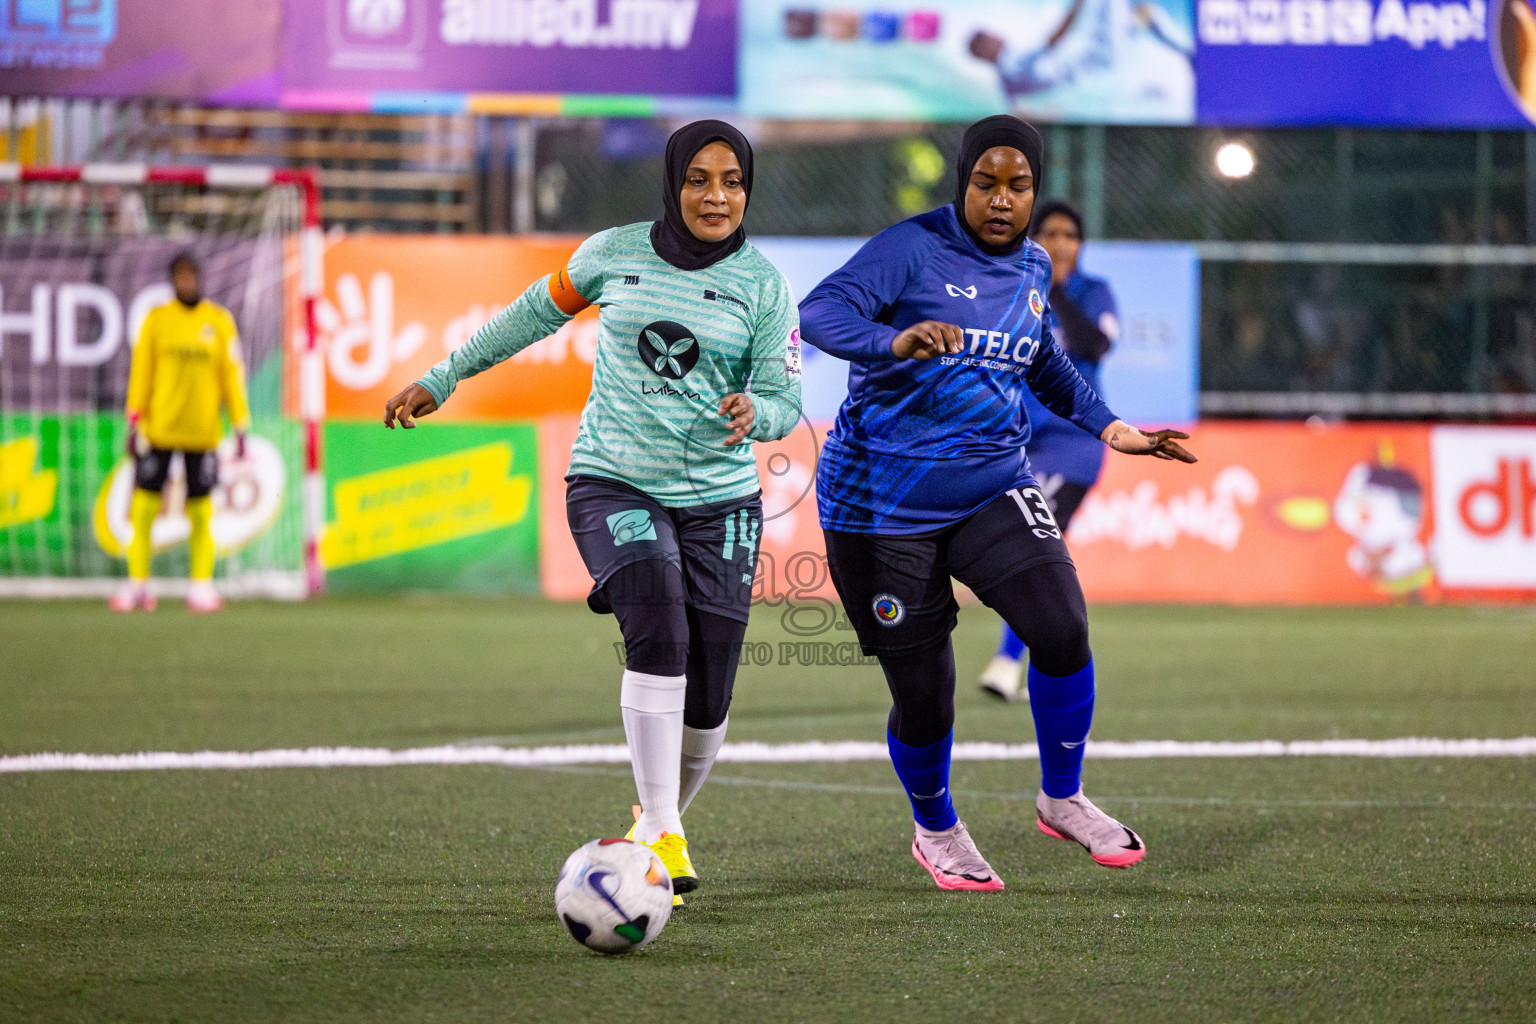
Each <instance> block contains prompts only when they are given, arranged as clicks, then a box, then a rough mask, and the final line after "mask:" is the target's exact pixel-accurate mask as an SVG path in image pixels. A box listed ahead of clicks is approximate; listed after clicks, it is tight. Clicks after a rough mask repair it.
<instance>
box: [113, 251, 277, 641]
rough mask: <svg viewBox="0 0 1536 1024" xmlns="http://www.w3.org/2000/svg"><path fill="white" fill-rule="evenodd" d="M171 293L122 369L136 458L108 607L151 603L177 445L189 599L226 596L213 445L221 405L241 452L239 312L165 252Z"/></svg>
mask: <svg viewBox="0 0 1536 1024" xmlns="http://www.w3.org/2000/svg"><path fill="white" fill-rule="evenodd" d="M170 270H171V285H172V287H174V288H175V289H176V298H175V299H174V300H173V301H171V302H167V303H166V304H165V305H163V306H158V307H156V308H155V309H153V310H151V311H150V314H149V315H148V316H147V317H145V318H144V327H143V329H142V330H141V331H140V332H139V342H138V345H137V347H135V349H134V351H133V367H132V369H131V370H130V371H129V374H128V454H129V456H130V457H131V458H132V459H133V460H134V490H133V506H132V510H131V512H130V518H131V520H132V522H133V541H132V542H131V543H130V544H129V546H128V583H127V585H126V586H125V587H124V588H123V589H122V590H121V591H119V592H118V594H117V595H116V596H115V597H113V598H112V601H111V608H112V610H113V611H119V612H131V611H134V610H135V609H143V610H144V611H153V610H154V607H155V599H154V596H153V595H152V594H150V592H149V587H148V583H149V561H150V555H151V554H152V552H153V548H152V546H151V539H150V528H151V527H152V526H153V524H154V521H155V517H156V516H157V515H159V513H160V495H161V492H162V491H163V490H164V489H165V481H166V477H167V476H168V474H169V471H170V467H171V458H172V456H173V455H175V454H176V453H178V452H180V453H181V457H182V461H183V464H184V466H185V468H186V482H187V504H186V511H187V519H188V521H190V523H191V524H192V536H191V538H190V540H189V547H190V548H191V562H192V573H191V574H192V586H191V589H190V590H188V592H187V607H188V608H190V609H191V610H192V611H194V612H216V611H218V610H219V609H220V608H222V607H223V606H224V602H223V601H222V600H220V598H219V595H218V592H217V591H216V590H214V588H213V533H212V531H211V528H210V524H211V521H212V518H213V502H212V499H211V498H210V497H209V494H210V493H211V492H212V490H213V486H214V484H216V483H217V482H218V479H219V459H218V454H217V452H216V451H215V449H216V448H217V447H218V444H219V440H220V439H221V438H222V436H223V432H224V431H223V424H222V422H221V417H220V413H221V412H227V413H228V414H229V422H230V425H231V426H232V427H233V428H234V431H235V440H236V457H237V458H244V456H245V431H246V428H247V426H249V424H250V408H249V405H248V403H247V401H246V396H245V367H244V364H243V363H242V362H241V359H240V335H239V333H238V331H237V330H236V329H235V318H234V317H233V316H232V315H231V314H230V312H229V310H227V309H225V308H224V307H223V306H220V305H219V304H218V303H215V302H210V301H208V300H207V299H205V298H203V294H202V284H201V281H200V280H199V276H200V275H199V272H198V265H197V261H196V260H194V259H193V258H192V257H191V256H189V255H185V254H183V255H181V256H177V257H176V258H175V259H174V260H172V261H171V268H170Z"/></svg>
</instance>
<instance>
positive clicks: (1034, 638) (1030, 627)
mask: <svg viewBox="0 0 1536 1024" xmlns="http://www.w3.org/2000/svg"><path fill="white" fill-rule="evenodd" d="M976 596H977V597H979V598H981V601H982V603H983V604H985V605H986V606H987V607H988V608H991V609H992V610H993V611H995V612H997V613H998V614H999V615H1001V616H1002V617H1003V621H1004V622H1006V623H1008V625H1009V626H1010V627H1012V628H1013V631H1014V632H1015V633H1017V634H1018V636H1019V639H1021V640H1023V641H1024V643H1025V644H1026V645H1027V646H1028V647H1029V661H1030V664H1031V665H1032V666H1033V667H1034V668H1036V669H1038V670H1039V671H1041V672H1043V673H1045V674H1046V675H1048V676H1069V675H1071V674H1072V673H1074V672H1076V671H1078V670H1079V669H1081V668H1083V666H1085V665H1087V664H1088V661H1089V659H1090V658H1092V657H1093V654H1092V652H1091V651H1090V650H1089V648H1088V605H1087V602H1086V601H1084V600H1083V588H1082V586H1081V585H1080V584H1079V583H1078V581H1077V569H1076V568H1075V567H1074V566H1072V565H1070V564H1067V563H1065V562H1047V563H1045V564H1043V565H1036V566H1033V567H1031V568H1028V569H1025V570H1024V571H1022V572H1020V573H1018V574H1016V575H1014V576H1010V577H1008V578H1007V579H1006V580H1004V581H1003V582H1001V583H999V584H997V585H996V586H995V587H992V588H990V589H988V590H986V591H983V592H980V593H978V594H977V595H976ZM880 667H881V668H882V669H884V670H885V682H886V685H887V686H889V687H890V689H891V699H892V702H893V703H892V707H891V716H890V719H889V721H888V724H889V726H890V730H891V735H893V736H895V737H896V738H897V739H898V740H900V741H901V742H902V743H905V744H906V745H907V746H909V747H926V746H929V745H930V744H933V743H937V742H938V741H939V740H941V739H943V738H944V737H945V736H947V735H949V732H950V730H952V729H953V728H954V727H955V652H954V646H953V644H951V642H950V639H949V637H948V636H946V637H944V640H943V642H942V643H940V644H937V645H934V646H932V647H929V648H926V649H924V650H918V651H913V652H911V653H907V654H902V655H889V654H882V655H881V656H880Z"/></svg>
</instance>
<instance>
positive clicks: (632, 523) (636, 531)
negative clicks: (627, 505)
mask: <svg viewBox="0 0 1536 1024" xmlns="http://www.w3.org/2000/svg"><path fill="white" fill-rule="evenodd" d="M608 531H609V532H610V533H612V534H613V546H614V547H616V548H617V547H623V546H624V545H625V544H628V543H630V542H631V541H636V540H655V539H656V524H655V523H653V522H651V513H650V511H649V510H647V509H643V508H631V509H625V510H624V511H623V512H615V513H614V514H613V515H611V516H609V517H608Z"/></svg>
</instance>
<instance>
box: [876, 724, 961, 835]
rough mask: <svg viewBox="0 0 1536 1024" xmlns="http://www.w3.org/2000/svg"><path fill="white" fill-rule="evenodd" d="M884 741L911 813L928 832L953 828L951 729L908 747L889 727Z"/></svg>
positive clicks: (952, 731)
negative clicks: (935, 739) (937, 737)
mask: <svg viewBox="0 0 1536 1024" xmlns="http://www.w3.org/2000/svg"><path fill="white" fill-rule="evenodd" d="M885 741H886V745H887V746H889V747H890V748H891V764H892V765H893V766H894V767H895V768H896V777H897V778H898V779H900V780H901V784H902V786H903V787H904V788H905V789H906V791H907V799H909V800H911V801H912V817H913V818H915V819H916V820H917V823H918V824H919V825H921V826H923V828H926V829H928V830H929V831H930V832H942V831H943V830H944V829H947V828H954V826H955V822H957V821H959V820H960V818H959V817H958V816H957V815H956V814H955V805H954V803H953V802H952V801H951V800H950V799H949V748H950V747H951V746H953V745H954V742H955V733H954V730H950V733H949V735H948V736H945V737H944V738H943V739H941V740H939V742H937V743H933V744H930V745H928V746H926V747H909V746H907V745H906V744H905V743H903V742H901V740H898V739H897V738H896V737H895V736H894V735H893V734H892V733H891V731H890V730H889V729H887V730H886V732H885Z"/></svg>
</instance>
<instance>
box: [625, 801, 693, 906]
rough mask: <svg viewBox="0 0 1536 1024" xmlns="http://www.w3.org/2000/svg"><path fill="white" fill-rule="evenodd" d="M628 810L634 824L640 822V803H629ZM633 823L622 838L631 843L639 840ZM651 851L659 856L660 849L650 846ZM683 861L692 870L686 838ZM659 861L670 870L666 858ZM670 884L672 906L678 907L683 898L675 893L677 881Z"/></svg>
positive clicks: (670, 866) (643, 844)
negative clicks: (671, 887)
mask: <svg viewBox="0 0 1536 1024" xmlns="http://www.w3.org/2000/svg"><path fill="white" fill-rule="evenodd" d="M629 811H630V813H631V814H633V815H634V816H635V825H638V824H640V813H641V809H640V805H639V804H631V805H630V808H629ZM635 825H631V826H629V831H628V832H625V833H624V838H625V839H628V840H629V841H630V842H632V843H634V842H639V840H637V839H635ZM662 838H666V837H665V836H663V837H662ZM640 845H642V846H647V845H649V844H647V843H641V844H640ZM652 852H653V853H655V854H656V855H657V856H658V857H660V856H661V851H659V850H656V849H655V848H654V847H652ZM683 861H684V863H686V864H687V865H688V869H689V870H690V871H691V870H693V862H692V861H690V860H689V859H688V842H687V840H684V841H683ZM661 862H662V863H663V864H666V866H667V870H668V871H669V872H670V871H671V870H672V865H671V864H670V863H668V862H667V859H666V858H665V857H662V858H661ZM673 878H674V879H675V878H676V876H675V875H674V876H673ZM693 884H694V885H698V884H699V880H698V878H697V877H695V878H694V880H693ZM672 885H673V891H672V906H674V907H680V906H682V905H683V898H682V897H681V896H679V895H678V894H677V882H676V881H675V880H674V881H673V883H672Z"/></svg>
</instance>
